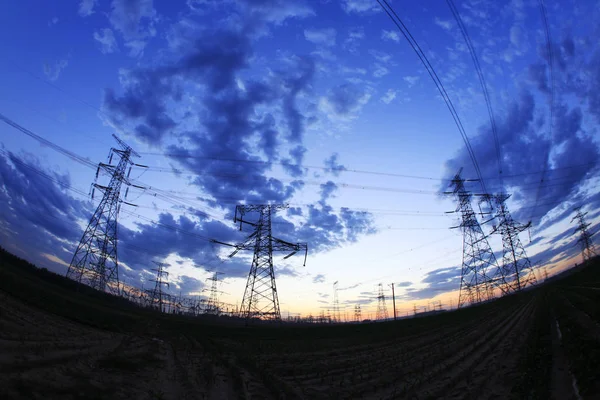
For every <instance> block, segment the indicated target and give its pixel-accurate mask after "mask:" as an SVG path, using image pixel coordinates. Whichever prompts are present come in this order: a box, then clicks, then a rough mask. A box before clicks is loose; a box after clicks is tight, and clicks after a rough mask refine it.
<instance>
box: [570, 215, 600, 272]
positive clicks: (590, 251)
mask: <svg viewBox="0 0 600 400" xmlns="http://www.w3.org/2000/svg"><path fill="white" fill-rule="evenodd" d="M575 210H576V211H577V214H576V215H575V216H574V217H573V219H572V220H571V222H573V221H575V220H576V221H577V223H578V224H579V226H578V227H577V228H576V229H575V232H574V233H577V232H579V234H580V237H579V239H578V240H577V243H579V244H580V245H581V258H582V259H583V262H586V261H588V260H589V259H591V258H592V257H595V256H597V255H598V253H596V248H595V247H594V243H593V242H592V236H593V235H594V233H590V232H589V231H588V228H589V227H590V225H591V223H589V222H587V223H586V222H585V216H586V215H587V212H584V213H583V212H581V207H576V208H575Z"/></svg>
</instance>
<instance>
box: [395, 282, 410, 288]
mask: <svg viewBox="0 0 600 400" xmlns="http://www.w3.org/2000/svg"><path fill="white" fill-rule="evenodd" d="M412 284H413V283H412V282H398V283H396V286H398V287H409V286H412Z"/></svg>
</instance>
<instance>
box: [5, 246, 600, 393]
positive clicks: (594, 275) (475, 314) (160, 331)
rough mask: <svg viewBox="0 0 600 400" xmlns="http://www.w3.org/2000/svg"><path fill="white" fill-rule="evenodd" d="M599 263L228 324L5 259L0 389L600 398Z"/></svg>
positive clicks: (23, 391)
mask: <svg viewBox="0 0 600 400" xmlns="http://www.w3.org/2000/svg"><path fill="white" fill-rule="evenodd" d="M599 304H600V265H590V266H588V267H586V268H583V269H580V270H578V271H576V272H573V273H571V274H569V275H568V276H565V277H563V278H561V279H554V280H553V281H552V282H548V283H546V284H544V285H541V286H540V287H538V288H536V289H534V290H531V291H528V292H526V293H522V294H519V295H514V296H509V297H506V298H503V299H500V300H497V301H495V302H492V303H489V304H485V305H480V306H477V307H471V308H468V309H464V310H460V311H455V312H447V313H443V314H440V315H436V316H430V317H426V318H415V319H408V320H402V321H397V322H385V323H372V324H360V325H337V326H290V325H284V326H281V327H265V326H262V327H259V326H254V327H228V326H221V325H217V324H210V323H208V322H207V321H202V320H199V319H194V318H186V317H182V316H175V315H165V314H156V313H153V312H150V311H146V310H143V309H139V308H137V307H135V306H133V305H131V304H129V303H127V302H125V301H122V300H121V299H118V298H113V297H110V296H105V295H102V294H100V293H95V292H92V291H89V290H77V287H76V286H74V285H72V282H70V281H66V280H65V279H63V278H62V277H59V276H56V275H54V274H51V273H48V272H45V271H43V270H37V269H35V268H34V267H32V266H29V265H26V264H25V263H23V262H21V261H19V260H17V259H15V258H13V257H10V256H7V255H6V254H4V253H3V256H2V259H1V263H0V371H1V373H0V398H2V399H12V398H16V399H19V398H23V399H48V398H61V399H75V398H86V399H113V398H115V399H244V398H254V399H264V398H290V399H294V398H306V399H327V398H331V399H344V398H347V399H355V398H373V399H394V398H400V399H402V398H407V399H436V398H445V399H462V398H465V399H505V398H515V399H523V398H528V399H549V398H556V399H571V398H573V399H577V398H583V399H588V398H589V399H594V398H600V384H599V382H600V381H599V380H598V377H599V376H600V374H599V372H600V367H599V366H600V307H599Z"/></svg>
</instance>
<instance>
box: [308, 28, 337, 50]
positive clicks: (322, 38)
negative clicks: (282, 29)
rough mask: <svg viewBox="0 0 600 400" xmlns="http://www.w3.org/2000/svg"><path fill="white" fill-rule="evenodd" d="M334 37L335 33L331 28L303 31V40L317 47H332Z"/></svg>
mask: <svg viewBox="0 0 600 400" xmlns="http://www.w3.org/2000/svg"><path fill="white" fill-rule="evenodd" d="M336 36H337V32H336V30H335V29H333V28H324V29H305V30H304V38H305V39H306V40H308V41H309V42H312V43H314V44H317V45H323V46H334V45H335V38H336Z"/></svg>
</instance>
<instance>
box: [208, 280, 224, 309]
mask: <svg viewBox="0 0 600 400" xmlns="http://www.w3.org/2000/svg"><path fill="white" fill-rule="evenodd" d="M209 272H210V271H209ZM223 274H224V272H218V271H215V272H214V273H213V275H212V276H211V277H210V278H208V280H209V281H211V285H210V296H209V298H208V302H207V303H206V313H207V314H215V315H218V314H219V313H220V311H221V305H220V303H219V290H218V285H219V275H223Z"/></svg>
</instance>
